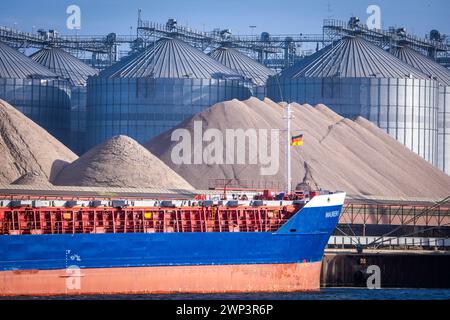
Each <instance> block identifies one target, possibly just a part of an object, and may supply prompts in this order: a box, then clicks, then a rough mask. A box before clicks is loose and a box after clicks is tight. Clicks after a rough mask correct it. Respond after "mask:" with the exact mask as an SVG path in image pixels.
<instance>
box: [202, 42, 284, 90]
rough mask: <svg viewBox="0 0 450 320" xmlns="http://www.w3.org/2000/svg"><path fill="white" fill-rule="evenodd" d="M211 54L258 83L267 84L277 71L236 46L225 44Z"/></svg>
mask: <svg viewBox="0 0 450 320" xmlns="http://www.w3.org/2000/svg"><path fill="white" fill-rule="evenodd" d="M210 56H211V57H212V58H214V59H215V60H217V61H219V62H220V63H222V64H223V65H225V66H227V67H228V68H230V69H232V70H235V71H236V72H238V73H239V74H240V75H242V76H244V77H246V78H249V79H251V81H252V82H253V83H254V84H256V85H265V84H266V81H267V79H268V78H269V76H271V75H274V74H275V73H276V72H275V71H273V70H271V69H269V68H267V67H266V66H264V65H262V64H261V63H259V62H257V61H255V60H253V59H251V58H250V57H248V56H247V55H245V54H243V53H241V52H239V51H238V50H236V49H234V48H229V47H225V46H223V47H220V48H218V49H216V50H214V51H213V52H211V53H210Z"/></svg>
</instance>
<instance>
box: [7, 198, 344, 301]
mask: <svg viewBox="0 0 450 320" xmlns="http://www.w3.org/2000/svg"><path fill="white" fill-rule="evenodd" d="M43 198H46V199H47V200H43ZM201 198H202V197H198V196H197V197H195V198H192V199H191V200H165V201H162V200H146V199H142V198H141V199H140V200H137V199H131V198H130V199H131V200H117V199H116V200H114V199H112V200H111V199H109V200H105V199H103V200H102V199H101V197H97V199H96V200H76V201H74V200H64V199H62V198H61V197H59V198H58V199H56V198H54V199H53V200H48V197H31V196H29V197H28V200H23V199H24V198H23V197H22V200H17V199H18V196H10V197H9V198H3V199H2V201H1V207H0V223H1V224H0V225H1V229H0V248H1V251H0V270H1V271H0V294H1V295H3V296H8V295H13V296H16V295H66V294H67V295H77V294H136V293H180V292H189V293H219V292H293V291H313V290H318V289H319V288H320V273H321V262H322V257H323V253H324V249H325V246H326V245H327V242H328V240H329V238H330V235H331V234H332V233H333V231H334V229H335V227H336V225H337V223H338V220H339V217H340V214H341V209H342V206H343V204H344V199H345V193H334V194H333V193H328V192H326V193H324V194H320V193H317V192H316V193H311V194H308V195H307V196H306V197H303V199H302V200H296V201H284V200H273V199H270V200H266V199H264V198H263V197H259V198H258V199H257V200H247V201H238V200H200V199H201ZM14 199H16V200H14Z"/></svg>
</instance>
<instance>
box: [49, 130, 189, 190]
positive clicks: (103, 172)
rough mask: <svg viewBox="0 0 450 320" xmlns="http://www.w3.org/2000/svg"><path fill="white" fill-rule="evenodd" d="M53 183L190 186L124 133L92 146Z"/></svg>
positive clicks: (137, 186)
mask: <svg viewBox="0 0 450 320" xmlns="http://www.w3.org/2000/svg"><path fill="white" fill-rule="evenodd" d="M54 184H55V185H66V186H92V187H123V188H164V189H192V186H191V185H190V184H189V183H187V182H186V181H185V180H184V179H183V178H181V177H180V176H179V175H178V174H176V173H175V172H174V171H173V170H172V169H170V168H169V167H167V166H166V165H165V164H164V163H163V162H162V161H161V160H159V159H158V158H157V157H155V156H154V155H152V154H151V153H150V152H149V151H148V150H147V149H145V148H144V147H143V146H141V145H140V144H139V143H137V142H136V141H135V140H133V139H131V138H129V137H127V136H116V137H113V138H111V139H110V140H107V141H106V142H104V143H102V144H100V145H98V146H96V147H94V148H92V149H91V150H89V151H88V152H86V153H85V154H84V155H82V156H81V157H80V158H79V159H78V160H76V161H74V162H73V163H71V164H70V165H68V166H67V167H65V168H64V169H63V170H62V171H61V172H60V174H59V175H58V176H57V177H56V179H55V181H54Z"/></svg>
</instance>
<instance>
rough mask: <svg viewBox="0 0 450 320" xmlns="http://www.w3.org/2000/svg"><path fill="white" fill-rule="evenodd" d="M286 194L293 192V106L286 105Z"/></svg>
mask: <svg viewBox="0 0 450 320" xmlns="http://www.w3.org/2000/svg"><path fill="white" fill-rule="evenodd" d="M286 148H287V149H286V192H287V193H288V194H290V193H291V191H292V177H291V104H290V103H288V104H287V105H286Z"/></svg>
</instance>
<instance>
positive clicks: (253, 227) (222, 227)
mask: <svg viewBox="0 0 450 320" xmlns="http://www.w3.org/2000/svg"><path fill="white" fill-rule="evenodd" d="M291 215H292V214H285V215H281V214H278V215H268V214H261V215H259V216H256V215H253V216H250V215H248V216H239V215H236V214H235V215H232V214H229V215H226V214H221V213H216V214H215V215H214V216H209V217H207V216H205V215H203V216H202V215H198V216H193V217H191V218H186V217H182V216H181V215H172V216H171V217H170V218H169V217H167V215H165V214H160V215H149V216H148V218H145V215H137V216H131V215H130V216H128V217H125V215H122V217H120V218H118V215H116V216H114V214H113V212H112V211H111V212H103V213H102V214H97V215H90V217H86V215H76V214H73V215H70V216H69V214H67V213H66V216H64V214H62V215H59V216H57V215H44V214H39V213H33V214H28V215H26V216H21V215H19V214H18V212H11V213H10V214H6V215H5V216H3V219H0V235H27V234H32V235H38V234H77V233H171V232H178V233H179V232H275V231H277V230H278V229H279V228H280V227H281V226H282V225H284V224H285V223H286V222H287V221H288V220H289V218H290V216H291ZM25 217H26V218H25Z"/></svg>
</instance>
